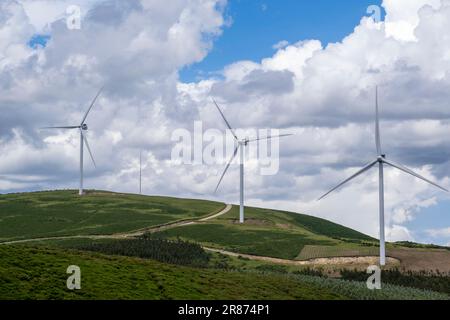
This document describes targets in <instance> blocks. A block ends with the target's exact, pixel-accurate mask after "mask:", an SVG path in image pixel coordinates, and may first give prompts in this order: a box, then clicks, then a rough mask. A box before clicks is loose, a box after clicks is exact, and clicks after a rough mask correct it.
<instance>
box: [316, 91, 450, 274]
mask: <svg viewBox="0 0 450 320" xmlns="http://www.w3.org/2000/svg"><path fill="white" fill-rule="evenodd" d="M375 145H376V149H377V158H376V159H375V160H374V161H372V162H370V163H369V164H368V165H366V166H365V167H363V168H362V169H361V170H359V171H358V172H356V173H355V174H354V175H352V176H351V177H350V178H348V179H346V180H344V181H343V182H341V183H340V184H339V185H337V186H336V187H335V188H333V189H331V190H330V191H329V192H327V193H326V194H324V195H323V196H322V197H320V198H319V200H322V199H323V198H325V197H326V196H328V195H329V194H330V193H332V192H333V191H335V190H337V189H339V188H340V187H342V186H343V185H344V184H346V183H347V182H349V181H351V180H353V179H355V178H356V177H358V176H359V175H361V174H363V173H364V172H366V171H368V170H369V169H371V168H372V167H373V166H375V165H378V173H379V182H378V183H379V191H378V192H379V211H380V212H379V214H380V217H379V218H380V265H381V266H384V265H385V264H386V249H385V234H384V229H385V225H384V165H388V166H391V167H393V168H395V169H398V170H400V171H403V172H405V173H407V174H409V175H412V176H413V177H416V178H418V179H421V180H423V181H425V182H428V183H429V184H431V185H433V186H435V187H437V188H439V189H441V190H443V191H446V192H448V190H447V189H446V188H444V187H441V186H439V185H438V184H436V183H434V182H432V181H430V180H428V179H426V178H424V177H423V176H421V175H419V174H417V173H415V172H414V171H412V170H410V169H408V168H406V167H405V166H403V165H401V164H397V163H395V162H393V161H390V160H387V159H386V155H385V154H383V153H382V151H381V138H380V120H379V112H378V87H377V88H376V90H375Z"/></svg>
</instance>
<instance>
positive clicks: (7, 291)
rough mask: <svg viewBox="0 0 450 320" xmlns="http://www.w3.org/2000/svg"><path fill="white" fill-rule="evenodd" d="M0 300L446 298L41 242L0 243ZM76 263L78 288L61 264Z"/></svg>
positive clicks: (417, 291)
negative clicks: (69, 286)
mask: <svg viewBox="0 0 450 320" xmlns="http://www.w3.org/2000/svg"><path fill="white" fill-rule="evenodd" d="M0 255H1V256H2V259H1V260H0V299H247V300H248V299H313V300H316V299H449V296H448V295H445V294H439V293H436V292H431V291H424V290H417V289H412V288H403V287H398V286H392V285H386V288H385V290H382V291H380V290H376V291H371V290H367V288H365V284H364V283H361V282H349V281H342V280H336V279H324V278H318V277H311V276H303V275H294V274H280V273H273V272H255V271H249V272H242V271H241V272H240V271H226V270H219V269H205V268H201V269H198V268H191V267H183V266H177V265H169V264H165V263H160V262H156V261H153V260H144V259H138V258H132V257H121V256H108V255H104V254H99V253H91V252H82V251H76V250H68V249H61V248H59V249H58V248H56V247H55V248H49V247H47V248H46V247H42V246H36V247H33V246H27V245H20V246H17V245H16V246H1V247H0ZM69 265H78V266H79V267H80V268H81V276H82V283H81V288H82V289H81V290H79V291H69V290H67V289H66V279H67V274H66V268H67V267H68V266H69Z"/></svg>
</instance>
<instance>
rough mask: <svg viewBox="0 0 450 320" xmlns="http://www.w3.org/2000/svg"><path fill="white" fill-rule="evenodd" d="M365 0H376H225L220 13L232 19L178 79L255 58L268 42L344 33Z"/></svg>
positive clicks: (371, 1) (268, 51)
mask: <svg viewBox="0 0 450 320" xmlns="http://www.w3.org/2000/svg"><path fill="white" fill-rule="evenodd" d="M370 5H379V6H381V1H380V0H345V3H344V2H343V1H332V0H315V1H297V0H230V1H229V4H228V6H227V8H226V16H228V17H230V18H231V21H232V24H231V26H230V27H228V28H225V30H224V32H223V34H222V35H221V36H220V37H219V38H218V39H217V40H216V42H215V44H214V48H213V49H212V51H211V52H210V53H209V55H208V56H207V57H206V58H205V59H204V60H203V61H202V62H200V63H197V64H194V65H191V66H189V67H186V68H184V69H183V70H182V71H181V73H180V78H181V80H182V81H186V82H190V81H195V80H198V79H201V78H203V77H206V76H207V75H208V74H209V73H214V72H216V71H220V70H221V69H222V68H223V67H224V66H226V65H228V64H230V63H233V62H236V61H239V60H252V61H260V60H261V59H263V58H266V57H270V56H272V55H273V54H274V52H275V49H273V45H274V44H276V43H278V42H280V41H282V40H286V41H288V42H290V43H295V42H297V41H300V40H307V39H317V40H320V41H321V42H322V43H323V44H324V45H325V44H327V43H330V42H338V41H341V40H342V39H343V38H344V37H345V36H347V35H348V34H350V33H351V32H352V31H353V29H354V28H355V26H357V25H358V24H359V22H360V20H361V18H362V17H363V16H364V15H367V8H368V7H369V6H370Z"/></svg>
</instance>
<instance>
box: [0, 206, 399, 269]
mask: <svg viewBox="0 0 450 320" xmlns="http://www.w3.org/2000/svg"><path fill="white" fill-rule="evenodd" d="M232 208H233V206H232V205H231V204H227V205H226V206H225V208H224V209H223V210H221V211H220V212H218V213H216V214H213V215H210V216H207V217H204V218H200V219H198V220H186V221H177V222H173V223H169V224H166V225H163V226H156V227H150V228H144V229H139V230H134V231H130V232H125V233H116V234H111V235H77V236H62V237H47V238H34V239H24V240H15V241H7V242H1V243H0V245H11V244H20V243H29V242H38V241H48V240H70V239H92V240H100V239H127V238H134V237H139V236H142V235H143V234H145V233H148V232H150V233H156V232H160V231H164V230H169V229H173V228H179V227H184V226H189V225H194V224H200V223H203V222H207V221H209V220H212V219H215V218H218V217H220V216H222V215H224V214H226V213H228V212H229V211H230V210H231V209H232ZM203 248H204V249H205V250H207V251H210V252H216V253H221V254H223V255H227V256H230V257H243V258H246V259H250V260H255V261H264V262H270V263H275V264H282V265H297V266H303V265H347V266H348V265H350V266H351V265H361V264H377V261H378V257H342V258H320V259H312V260H307V261H299V260H288V259H279V258H273V257H262V256H254V255H249V254H242V253H236V252H231V251H226V250H222V249H214V248H209V247H203ZM387 263H388V264H391V265H395V264H399V263H400V261H399V260H398V259H394V258H387Z"/></svg>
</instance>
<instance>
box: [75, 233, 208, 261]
mask: <svg viewBox="0 0 450 320" xmlns="http://www.w3.org/2000/svg"><path fill="white" fill-rule="evenodd" d="M77 249H80V250H85V251H95V252H101V253H105V254H111V255H121V256H128V257H138V258H144V259H153V260H157V261H161V262H166V263H170V264H176V265H185V266H193V267H206V266H207V265H208V262H209V255H208V253H206V252H205V250H203V248H202V247H201V246H200V245H198V244H195V243H190V242H186V241H182V240H179V239H178V240H176V241H170V240H165V239H153V238H148V237H144V238H139V239H131V240H117V241H111V242H107V243H92V244H86V245H81V246H79V247H77Z"/></svg>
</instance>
